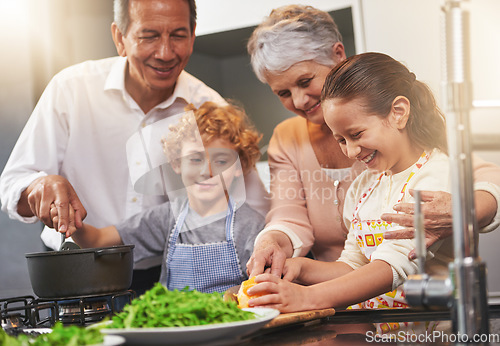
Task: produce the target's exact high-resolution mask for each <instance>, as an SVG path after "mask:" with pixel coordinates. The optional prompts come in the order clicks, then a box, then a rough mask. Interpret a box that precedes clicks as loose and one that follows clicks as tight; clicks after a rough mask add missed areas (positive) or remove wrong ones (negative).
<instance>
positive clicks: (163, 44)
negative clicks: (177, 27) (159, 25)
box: [155, 36, 173, 60]
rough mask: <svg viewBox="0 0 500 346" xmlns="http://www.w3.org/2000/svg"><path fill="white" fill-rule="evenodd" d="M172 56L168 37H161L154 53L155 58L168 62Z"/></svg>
mask: <svg viewBox="0 0 500 346" xmlns="http://www.w3.org/2000/svg"><path fill="white" fill-rule="evenodd" d="M172 55H173V49H172V42H171V40H170V38H169V37H168V36H162V37H161V39H160V40H159V41H158V45H157V47H156V51H155V58H156V59H159V60H169V59H171V57H172Z"/></svg>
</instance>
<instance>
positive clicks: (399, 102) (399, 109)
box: [390, 96, 410, 130]
mask: <svg viewBox="0 0 500 346" xmlns="http://www.w3.org/2000/svg"><path fill="white" fill-rule="evenodd" d="M390 117H391V122H392V123H393V124H394V125H395V127H396V128H397V129H398V130H402V129H404V128H405V127H406V123H407V122H408V119H409V117H410V100H408V99H407V98H406V97H404V96H397V97H396V98H395V99H394V100H393V101H392V106H391V114H390Z"/></svg>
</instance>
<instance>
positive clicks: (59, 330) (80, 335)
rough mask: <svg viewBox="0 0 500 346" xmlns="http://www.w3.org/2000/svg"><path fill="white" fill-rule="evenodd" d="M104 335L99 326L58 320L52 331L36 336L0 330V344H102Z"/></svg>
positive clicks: (57, 345) (13, 345)
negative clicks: (69, 324) (71, 323)
mask: <svg viewBox="0 0 500 346" xmlns="http://www.w3.org/2000/svg"><path fill="white" fill-rule="evenodd" d="M103 341H104V335H103V334H102V333H101V332H100V330H99V329H97V328H84V327H79V326H68V327H64V326H63V325H62V323H60V322H57V323H56V324H55V325H54V328H52V332H50V333H47V334H41V335H39V336H37V337H35V338H33V337H32V336H28V335H24V334H21V335H19V336H18V337H17V338H16V337H13V336H9V335H7V334H6V333H5V331H3V329H2V330H1V332H0V345H2V346H45V345H51V346H67V345H68V346H79V345H97V344H102V343H103Z"/></svg>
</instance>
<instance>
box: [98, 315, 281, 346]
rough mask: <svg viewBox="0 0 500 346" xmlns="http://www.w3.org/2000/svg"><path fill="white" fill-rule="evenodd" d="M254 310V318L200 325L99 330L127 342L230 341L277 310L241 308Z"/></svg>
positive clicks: (257, 328) (262, 324)
mask: <svg viewBox="0 0 500 346" xmlns="http://www.w3.org/2000/svg"><path fill="white" fill-rule="evenodd" d="M243 310H246V311H251V312H253V313H254V314H255V319H252V320H247V321H238V322H227V323H214V324H208V325H202V326H189V327H168V328H129V329H115V328H103V329H101V332H102V333H105V334H113V335H121V336H123V337H125V339H126V342H127V345H129V344H140V345H145V344H148V345H149V344H162V345H180V344H185V345H186V344H200V343H203V344H204V345H206V344H208V343H214V342H217V343H218V344H220V343H222V342H229V341H234V340H238V339H240V338H241V337H243V336H245V335H248V334H250V333H252V332H255V331H257V330H259V329H260V328H261V327H263V326H264V325H265V324H267V323H268V322H269V321H271V320H272V319H273V318H275V317H276V316H278V315H279V314H280V312H279V311H278V310H275V309H268V308H249V309H243Z"/></svg>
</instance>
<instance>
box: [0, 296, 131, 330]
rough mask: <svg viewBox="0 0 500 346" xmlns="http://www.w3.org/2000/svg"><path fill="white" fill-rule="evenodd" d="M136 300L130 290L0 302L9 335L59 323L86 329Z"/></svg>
mask: <svg viewBox="0 0 500 346" xmlns="http://www.w3.org/2000/svg"><path fill="white" fill-rule="evenodd" d="M134 298H135V292H134V291H130V290H129V291H124V292H118V293H111V294H103V295H90V296H81V297H68V298H66V297H62V298H55V299H54V298H51V299H42V298H35V297H33V296H20V297H13V298H7V299H0V319H1V324H2V328H3V329H4V330H6V331H10V334H15V332H16V331H19V330H23V329H26V328H50V327H53V326H54V324H55V323H56V322H57V321H60V322H62V323H63V324H65V325H70V324H76V325H81V326H85V325H89V324H92V323H96V322H99V321H101V320H103V319H104V318H105V317H107V316H110V317H111V316H112V315H113V314H115V313H118V312H120V311H122V309H123V306H124V305H125V304H128V303H130V302H131V301H132V299H134Z"/></svg>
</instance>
